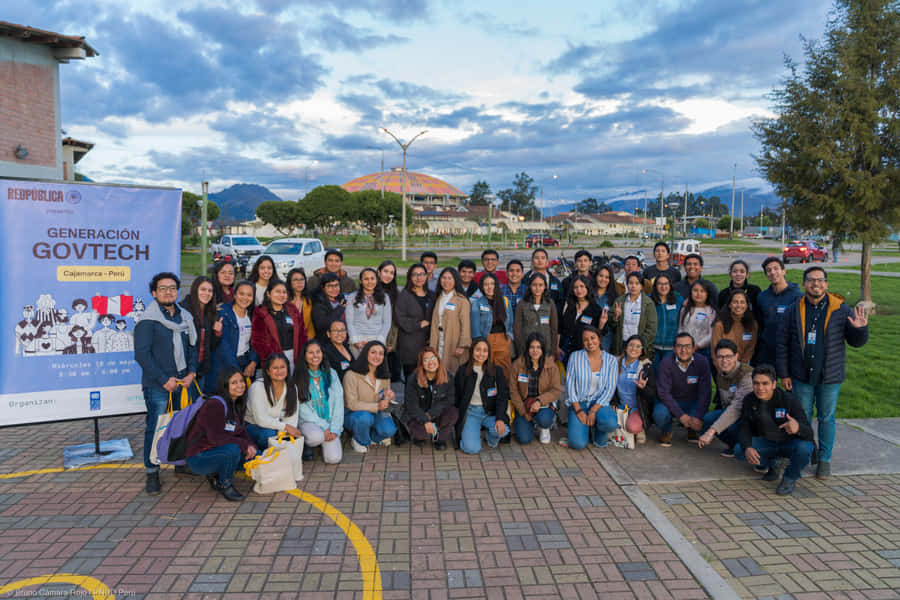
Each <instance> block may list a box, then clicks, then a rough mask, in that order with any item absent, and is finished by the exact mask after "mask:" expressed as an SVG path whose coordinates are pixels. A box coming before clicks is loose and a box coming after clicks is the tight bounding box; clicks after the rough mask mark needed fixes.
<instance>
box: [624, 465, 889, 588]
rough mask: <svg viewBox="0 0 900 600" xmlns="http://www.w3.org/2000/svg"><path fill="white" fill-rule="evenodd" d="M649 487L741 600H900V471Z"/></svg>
mask: <svg viewBox="0 0 900 600" xmlns="http://www.w3.org/2000/svg"><path fill="white" fill-rule="evenodd" d="M776 485H777V482H773V483H766V482H764V481H760V480H759V479H741V480H735V481H710V482H699V483H678V484H665V485H642V486H641V489H642V490H643V491H644V493H646V494H647V495H648V496H649V497H650V498H651V499H652V500H653V501H654V502H655V503H656V504H657V506H659V507H660V509H661V510H662V511H663V513H664V514H665V515H666V517H668V518H669V520H670V521H672V522H673V523H674V524H675V525H676V526H677V527H678V529H679V530H680V531H681V533H682V534H683V535H684V536H685V537H686V538H687V539H688V540H690V541H692V542H693V543H694V544H695V547H696V549H697V551H698V552H700V553H701V555H702V556H703V557H704V558H705V559H706V560H707V561H709V563H710V564H711V565H712V566H713V567H714V568H715V569H716V570H717V571H718V572H719V574H720V575H722V576H723V577H724V578H725V580H726V581H727V582H728V583H729V584H730V585H731V587H732V588H733V589H734V590H735V591H737V592H738V594H740V595H741V597H742V598H759V599H772V598H774V599H778V600H807V599H809V600H812V599H820V598H822V599H825V598H873V599H874V598H879V599H880V598H900V475H859V476H845V477H832V478H830V479H827V480H823V481H820V480H816V479H814V478H811V477H805V478H803V479H801V480H800V481H799V482H798V484H797V492H800V493H796V492H795V494H794V496H793V497H782V496H777V495H776V494H775V487H776Z"/></svg>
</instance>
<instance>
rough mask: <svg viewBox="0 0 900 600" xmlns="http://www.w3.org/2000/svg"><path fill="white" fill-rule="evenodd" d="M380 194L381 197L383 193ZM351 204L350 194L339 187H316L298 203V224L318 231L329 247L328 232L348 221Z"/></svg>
mask: <svg viewBox="0 0 900 600" xmlns="http://www.w3.org/2000/svg"><path fill="white" fill-rule="evenodd" d="M372 191H375V190H372ZM378 194H379V197H380V195H381V192H378ZM385 196H387V194H385ZM349 204H350V192H348V191H347V190H345V189H344V188H342V187H341V186H339V185H320V186H317V187H314V188H313V189H311V190H310V191H309V193H308V194H307V195H306V196H305V197H304V198H301V199H300V200H298V201H297V215H298V222H299V223H302V224H303V225H306V226H307V227H309V228H313V229H315V230H317V231H318V232H319V235H321V236H322V241H323V242H324V243H325V245H326V246H327V245H328V232H329V231H330V230H331V228H332V227H334V225H335V224H336V223H339V222H341V221H343V220H345V219H346V217H347V215H348V214H349V213H348V208H349Z"/></svg>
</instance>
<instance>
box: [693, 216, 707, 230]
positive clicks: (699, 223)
mask: <svg viewBox="0 0 900 600" xmlns="http://www.w3.org/2000/svg"><path fill="white" fill-rule="evenodd" d="M694 227H697V228H698V229H709V221H708V220H707V219H705V218H703V217H700V218H699V219H697V220H696V221H694Z"/></svg>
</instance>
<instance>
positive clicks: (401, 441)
mask: <svg viewBox="0 0 900 600" xmlns="http://www.w3.org/2000/svg"><path fill="white" fill-rule="evenodd" d="M408 441H409V438H408V437H406V436H405V435H400V434H399V433H398V434H397V435H395V436H394V445H395V446H405V445H406V442H408Z"/></svg>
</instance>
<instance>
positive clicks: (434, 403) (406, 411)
mask: <svg viewBox="0 0 900 600" xmlns="http://www.w3.org/2000/svg"><path fill="white" fill-rule="evenodd" d="M454 396H455V394H454V390H453V376H451V375H448V376H447V382H446V383H443V384H441V385H436V386H434V394H433V395H431V398H429V394H428V388H427V387H424V388H423V387H419V383H418V381H416V374H415V373H412V374H410V376H409V377H407V378H406V392H405V393H404V405H403V422H404V423H407V424H408V423H410V422H412V421H416V422H418V423H422V424H423V425H424V424H425V423H428V422H431V421H435V420H437V418H438V417H439V416H441V413H443V412H444V410H445V409H447V408H448V407H450V406H453V405H455V404H456V402H455V400H454Z"/></svg>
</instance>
